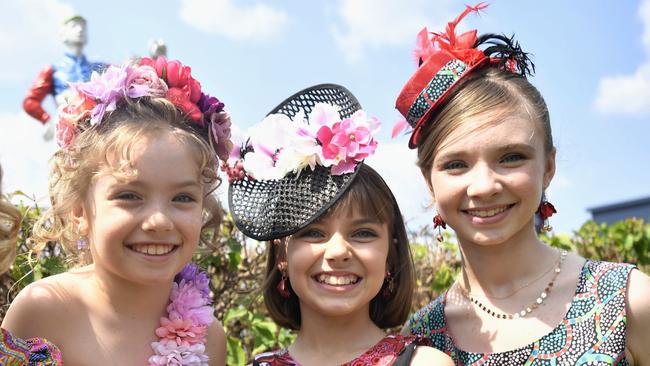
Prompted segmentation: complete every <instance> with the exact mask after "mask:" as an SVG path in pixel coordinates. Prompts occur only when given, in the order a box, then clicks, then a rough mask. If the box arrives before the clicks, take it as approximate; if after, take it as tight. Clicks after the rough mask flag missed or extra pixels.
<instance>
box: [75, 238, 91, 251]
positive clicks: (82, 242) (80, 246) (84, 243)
mask: <svg viewBox="0 0 650 366" xmlns="http://www.w3.org/2000/svg"><path fill="white" fill-rule="evenodd" d="M87 247H88V238H86V237H85V236H81V237H79V239H77V251H78V252H80V251H82V250H84V249H86V248H87Z"/></svg>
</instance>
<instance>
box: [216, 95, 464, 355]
mask: <svg viewBox="0 0 650 366" xmlns="http://www.w3.org/2000/svg"><path fill="white" fill-rule="evenodd" d="M360 108H361V107H360V106H359V103H358V102H357V100H356V98H355V97H354V96H353V95H352V94H351V93H350V92H349V91H348V90H347V89H345V88H343V87H341V86H338V85H331V84H329V85H318V86H314V87H312V88H308V89H305V90H303V91H301V92H298V93H297V94H295V95H293V96H292V97H290V98H288V99H287V100H285V101H284V102H283V103H281V104H280V105H279V106H278V107H276V108H275V109H274V110H273V111H272V112H271V113H270V114H269V115H268V116H267V117H266V118H265V119H264V120H263V121H262V122H261V123H260V124H259V125H258V126H256V127H254V128H252V129H251V131H252V132H251V136H250V138H249V139H248V140H247V142H246V143H245V144H244V145H243V146H241V147H240V149H239V151H241V154H240V156H239V160H238V162H237V163H236V166H235V167H233V168H230V169H229V175H230V177H231V185H230V191H229V197H230V198H229V199H230V208H231V212H232V215H233V218H234V220H235V223H236V224H237V226H238V227H239V228H240V229H241V231H242V232H243V233H244V234H245V235H247V236H249V237H252V238H254V239H257V240H265V241H269V251H268V261H267V272H266V274H267V276H266V282H265V285H264V302H265V304H266V307H267V309H268V311H269V313H270V315H271V317H272V318H273V319H274V320H275V321H276V322H277V323H278V324H279V325H281V326H283V327H287V328H290V329H293V330H296V331H297V337H296V340H295V342H294V343H293V344H292V345H290V346H289V347H288V348H286V349H282V350H278V351H275V352H269V353H263V354H260V355H257V356H255V359H254V361H253V365H264V366H275V365H305V366H307V365H340V364H343V365H393V364H395V365H409V364H412V365H416V364H419V365H451V359H450V358H449V357H447V356H446V355H444V354H442V353H441V352H439V351H436V350H434V349H432V348H430V347H418V348H417V349H415V346H416V345H418V344H419V343H418V339H417V338H416V337H414V336H402V335H395V334H391V335H387V334H386V333H385V331H384V329H387V328H391V327H395V326H398V325H400V324H401V323H402V322H403V321H404V320H405V319H406V316H407V315H408V312H409V309H410V305H411V298H412V295H413V287H414V285H415V279H414V270H413V263H412V259H411V253H410V250H409V245H408V241H407V237H406V231H405V228H404V223H403V221H402V217H401V214H400V211H399V207H398V206H397V203H396V202H395V199H394V197H393V195H392V193H391V191H390V189H389V188H388V186H387V185H386V183H385V182H384V181H383V179H382V178H381V176H379V174H377V172H375V171H374V170H373V169H372V168H370V167H369V166H367V165H364V164H363V162H362V161H363V159H365V158H366V157H368V156H370V155H372V154H373V153H374V151H375V149H376V146H377V142H376V140H375V139H374V137H373V134H374V133H375V132H376V131H377V129H378V128H379V123H378V121H377V120H375V119H374V118H371V117H369V116H368V115H366V114H365V112H364V111H362V110H360ZM414 350H415V351H414ZM400 355H401V356H400ZM411 359H412V360H411ZM411 361H412V362H411Z"/></svg>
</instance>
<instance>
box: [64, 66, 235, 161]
mask: <svg viewBox="0 0 650 366" xmlns="http://www.w3.org/2000/svg"><path fill="white" fill-rule="evenodd" d="M70 89H71V91H72V93H71V96H70V97H69V98H68V99H67V101H66V103H65V104H64V105H62V106H61V107H60V109H59V121H58V123H57V125H56V137H57V142H58V144H59V146H61V147H67V146H69V145H70V143H72V140H73V138H74V137H75V136H76V135H77V134H78V133H80V132H81V131H83V130H85V129H87V128H89V127H90V126H93V125H96V124H100V123H102V120H103V118H104V115H105V114H106V112H111V111H113V110H115V109H116V108H117V105H118V103H119V102H120V101H121V100H123V99H125V98H131V99H136V98H140V97H145V96H148V97H154V98H165V99H167V100H168V101H170V102H171V103H172V104H174V105H175V106H176V107H177V108H179V109H180V110H181V111H182V112H183V113H184V114H185V115H186V116H187V117H188V118H189V119H190V120H191V121H192V122H193V123H195V124H197V125H198V126H201V127H204V126H206V125H207V126H208V135H209V136H208V138H209V139H210V140H211V143H212V146H213V147H214V150H215V154H216V155H217V156H218V157H219V158H220V159H221V160H222V161H225V160H227V159H228V154H229V152H230V150H231V149H232V142H231V141H230V126H231V122H230V117H229V116H228V114H227V113H226V112H225V111H224V110H223V107H224V104H223V103H222V102H220V101H219V99H217V98H215V97H212V96H209V95H207V94H205V93H203V92H202V91H201V84H200V83H199V82H198V81H197V80H195V79H194V78H193V77H192V74H191V68H190V67H189V66H185V65H183V64H182V63H181V62H180V61H178V60H171V61H168V60H167V59H165V58H164V57H158V58H156V59H155V60H152V59H150V58H148V57H144V58H142V59H141V60H140V62H139V63H138V64H134V65H128V64H127V65H124V66H121V67H119V66H113V65H111V66H109V67H108V68H107V69H106V70H105V71H104V72H102V73H101V74H100V73H97V72H93V74H92V75H91V78H90V81H88V82H85V83H72V84H71V85H70Z"/></svg>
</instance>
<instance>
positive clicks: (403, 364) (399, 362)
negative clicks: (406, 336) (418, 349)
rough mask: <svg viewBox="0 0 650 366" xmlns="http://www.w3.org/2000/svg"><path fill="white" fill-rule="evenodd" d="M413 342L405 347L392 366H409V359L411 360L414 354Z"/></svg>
mask: <svg viewBox="0 0 650 366" xmlns="http://www.w3.org/2000/svg"><path fill="white" fill-rule="evenodd" d="M415 346H416V344H415V342H411V343H409V344H407V345H406V347H404V348H403V349H402V352H400V354H399V356H397V359H396V360H395V362H394V363H393V366H409V365H410V364H411V359H412V358H413V353H415Z"/></svg>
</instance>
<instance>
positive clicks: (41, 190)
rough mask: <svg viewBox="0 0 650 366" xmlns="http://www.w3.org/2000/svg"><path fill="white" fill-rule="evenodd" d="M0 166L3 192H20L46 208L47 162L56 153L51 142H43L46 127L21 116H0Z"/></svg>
mask: <svg viewBox="0 0 650 366" xmlns="http://www.w3.org/2000/svg"><path fill="white" fill-rule="evenodd" d="M0 126H2V134H0V164H2V169H3V172H4V176H3V182H2V184H3V187H2V188H3V191H4V192H13V191H16V190H21V191H23V192H24V193H25V194H28V195H30V196H35V197H36V198H37V199H38V200H39V204H43V203H45V204H47V203H48V199H47V177H48V174H49V170H50V168H49V164H48V160H49V158H50V157H51V156H52V154H53V153H54V152H55V151H56V149H57V146H56V143H55V142H54V141H48V142H45V141H43V133H44V132H45V127H43V126H42V125H41V124H40V123H38V122H36V121H34V120H33V119H32V118H31V117H29V116H27V115H26V114H24V113H19V114H0Z"/></svg>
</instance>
